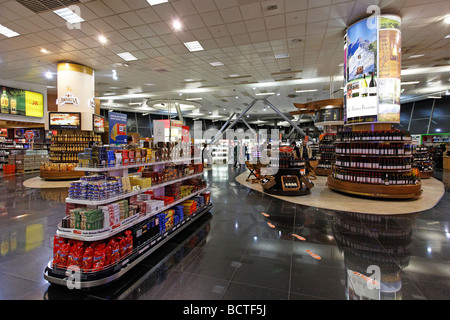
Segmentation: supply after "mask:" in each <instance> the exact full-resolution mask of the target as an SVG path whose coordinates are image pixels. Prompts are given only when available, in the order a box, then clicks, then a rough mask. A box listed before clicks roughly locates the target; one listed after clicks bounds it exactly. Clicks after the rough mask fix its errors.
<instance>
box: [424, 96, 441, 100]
mask: <svg viewBox="0 0 450 320" xmlns="http://www.w3.org/2000/svg"><path fill="white" fill-rule="evenodd" d="M427 98H428V99H442V97H439V96H428V97H427Z"/></svg>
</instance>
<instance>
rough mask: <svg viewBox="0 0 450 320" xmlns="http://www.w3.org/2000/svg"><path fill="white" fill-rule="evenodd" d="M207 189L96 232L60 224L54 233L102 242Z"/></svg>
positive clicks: (65, 236)
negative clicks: (63, 226)
mask: <svg viewBox="0 0 450 320" xmlns="http://www.w3.org/2000/svg"><path fill="white" fill-rule="evenodd" d="M207 189H208V188H203V189H201V190H198V191H195V192H193V193H191V194H190V195H189V196H187V197H184V198H182V199H179V200H177V201H174V202H173V203H170V204H168V205H167V206H164V207H162V208H161V209H159V210H156V211H154V212H151V213H149V214H147V215H145V216H139V214H135V215H133V216H131V217H128V218H126V219H124V220H123V221H120V222H119V223H117V224H115V225H113V226H111V227H109V228H104V229H98V230H79V229H70V228H62V227H61V223H59V224H58V229H57V231H56V235H57V236H61V237H64V238H67V239H73V240H81V241H99V240H104V239H106V238H109V237H111V236H114V235H116V234H118V233H120V232H122V231H125V230H126V229H127V228H130V227H132V226H133V225H136V224H138V223H140V222H142V221H145V220H146V219H148V218H151V217H153V216H154V215H157V214H158V213H161V212H163V211H166V210H168V209H170V208H172V207H174V206H176V205H177V204H179V203H181V202H183V201H186V200H188V199H190V198H192V197H195V196H196V195H199V194H200V193H202V192H205V191H206V190H207Z"/></svg>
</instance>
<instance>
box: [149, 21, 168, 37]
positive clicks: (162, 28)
mask: <svg viewBox="0 0 450 320" xmlns="http://www.w3.org/2000/svg"><path fill="white" fill-rule="evenodd" d="M150 28H152V30H153V31H154V32H155V33H156V34H157V35H162V34H167V33H170V32H172V31H171V30H170V28H169V27H168V26H167V24H166V23H165V22H164V21H160V22H156V23H152V24H150Z"/></svg>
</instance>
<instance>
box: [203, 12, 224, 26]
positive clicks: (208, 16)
mask: <svg viewBox="0 0 450 320" xmlns="http://www.w3.org/2000/svg"><path fill="white" fill-rule="evenodd" d="M202 20H203V22H205V24H206V25H207V26H216V25H218V24H223V23H224V22H223V20H222V17H221V16H220V14H219V12H218V11H212V12H207V13H203V14H202Z"/></svg>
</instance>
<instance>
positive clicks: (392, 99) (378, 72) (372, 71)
mask: <svg viewBox="0 0 450 320" xmlns="http://www.w3.org/2000/svg"><path fill="white" fill-rule="evenodd" d="M400 22H401V20H400V18H399V17H398V16H393V15H388V16H384V15H383V16H373V17H370V18H367V19H364V20H361V21H359V22H357V23H355V24H353V25H352V26H350V27H349V28H348V29H347V33H346V37H345V42H344V43H345V45H344V54H345V58H344V70H345V76H344V81H345V84H346V85H345V89H344V91H345V98H344V106H345V118H346V119H345V121H346V124H356V123H378V122H389V123H392V122H393V123H398V122H399V121H400V72H401V58H400V55H401V34H400Z"/></svg>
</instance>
